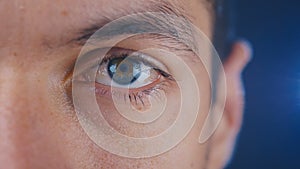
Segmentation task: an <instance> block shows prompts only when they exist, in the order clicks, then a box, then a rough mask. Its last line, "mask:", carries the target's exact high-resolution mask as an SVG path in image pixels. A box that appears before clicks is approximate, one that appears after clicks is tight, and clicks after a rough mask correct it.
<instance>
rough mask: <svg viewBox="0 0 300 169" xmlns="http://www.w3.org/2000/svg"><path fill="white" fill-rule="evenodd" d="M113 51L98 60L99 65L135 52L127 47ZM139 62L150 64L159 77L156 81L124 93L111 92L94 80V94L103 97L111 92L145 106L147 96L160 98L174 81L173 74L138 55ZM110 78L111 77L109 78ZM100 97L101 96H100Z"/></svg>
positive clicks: (108, 88) (125, 99)
mask: <svg viewBox="0 0 300 169" xmlns="http://www.w3.org/2000/svg"><path fill="white" fill-rule="evenodd" d="M112 51H113V52H111V53H108V54H107V55H106V56H105V57H104V58H103V59H102V61H101V62H100V64H99V67H100V65H101V64H105V63H108V62H109V61H110V60H112V59H116V58H126V57H127V56H128V55H129V54H130V53H133V52H136V51H133V50H129V49H123V48H113V50H112ZM137 59H139V61H140V62H142V63H143V64H146V65H148V66H150V67H151V68H152V69H153V70H155V71H156V72H157V73H158V75H159V77H158V79H157V80H156V81H154V82H152V83H151V84H148V85H146V86H143V87H140V88H136V89H129V92H128V93H124V92H122V91H121V90H120V91H118V92H117V93H111V91H110V89H111V88H110V86H106V85H103V84H100V83H97V82H95V84H96V85H95V87H96V96H102V97H103V96H104V97H108V98H109V97H111V95H112V94H113V95H114V96H117V97H118V99H121V98H122V99H124V101H125V102H126V101H129V102H130V103H135V104H138V103H140V104H141V105H142V106H147V105H145V103H146V102H147V100H146V99H147V97H152V98H153V97H156V98H158V99H159V98H160V96H159V93H160V92H161V91H163V92H165V91H166V90H169V89H170V88H172V85H173V84H174V83H173V82H174V81H175V80H174V78H173V76H172V75H171V74H169V73H167V72H166V71H164V70H162V69H160V68H158V67H157V66H156V65H154V64H153V63H150V62H149V61H147V60H145V59H144V58H141V57H138V58H137ZM111 80H112V79H111ZM102 97H101V98H102Z"/></svg>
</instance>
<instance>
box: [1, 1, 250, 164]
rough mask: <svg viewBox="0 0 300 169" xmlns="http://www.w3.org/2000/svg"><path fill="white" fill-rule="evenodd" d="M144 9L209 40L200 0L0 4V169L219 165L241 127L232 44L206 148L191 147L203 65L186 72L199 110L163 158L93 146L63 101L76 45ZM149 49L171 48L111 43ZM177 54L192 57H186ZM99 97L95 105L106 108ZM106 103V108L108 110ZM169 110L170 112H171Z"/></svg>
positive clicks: (206, 7)
mask: <svg viewBox="0 0 300 169" xmlns="http://www.w3.org/2000/svg"><path fill="white" fill-rule="evenodd" d="M172 8H174V9H172ZM171 9H172V10H171ZM144 11H164V12H173V13H176V14H182V15H183V16H185V17H186V18H188V19H189V20H190V21H191V22H192V23H193V24H194V25H195V26H196V27H198V28H199V29H200V30H201V31H202V32H204V33H205V35H206V36H208V37H209V38H211V37H212V32H213V26H212V25H213V24H212V23H213V17H212V6H211V4H210V3H209V2H207V1H204V0H203V1H200V0H185V1H183V0H182V1H179V0H176V1H170V2H165V1H163V0H160V1H154V0H122V1H117V0H91V1H79V0H75V1H74V0H64V1H61V0H52V1H50V0H26V1H25V0H12V1H8V0H7V1H1V2H0V22H1V27H2V29H1V31H0V151H1V153H0V168H6V169H21V168H22V169H38V168H44V169H47V168H49V169H52V168H57V169H64V168H66V169H77V168H78V169H83V168H84V169H98V168H99V169H100V168H101V169H102V168H103V169H120V168H121V169H135V168H136V169H137V168H142V169H149V168H155V169H160V168H161V169H177V168H178V169H183V168H186V169H189V168H191V169H192V168H195V169H200V168H201V169H202V168H208V169H218V168H222V167H223V166H224V165H225V164H226V162H227V161H228V159H229V158H230V157H231V151H232V149H233V146H234V142H235V137H236V135H237V134H238V132H239V129H240V125H241V121H242V111H243V90H242V85H241V81H240V73H241V72H242V70H243V68H244V66H245V65H246V64H247V62H248V60H249V56H250V55H251V52H250V49H249V47H248V46H247V44H246V43H244V42H237V43H236V44H235V45H234V46H233V48H232V53H231V54H230V56H229V57H228V58H229V59H228V61H227V62H226V63H225V64H224V68H225V71H226V76H227V79H228V80H227V84H228V85H227V86H228V89H227V91H228V92H227V93H228V96H227V102H226V108H225V113H224V115H223V118H222V121H221V123H220V125H219V127H218V130H217V131H216V133H215V134H214V136H213V137H212V138H211V139H210V140H209V141H208V142H207V143H205V144H199V143H198V142H197V140H198V136H199V133H200V130H201V127H202V125H203V123H204V120H205V117H206V115H207V109H208V107H209V99H210V97H209V94H210V92H209V81H208V78H207V75H206V72H205V70H204V68H203V67H202V68H201V67H191V70H193V73H194V74H195V75H197V76H199V77H203V78H202V79H201V84H202V85H201V86H199V90H200V92H201V93H203V95H204V96H203V97H202V98H201V100H202V102H201V103H200V104H201V106H200V107H201V108H200V110H199V111H200V112H202V113H200V115H199V116H198V118H197V120H196V125H195V126H194V127H193V128H192V130H191V132H190V133H189V134H188V135H187V137H186V138H185V139H184V140H183V141H182V142H180V144H178V145H177V146H176V147H174V148H173V149H172V150H170V151H168V152H166V153H164V154H161V155H159V156H155V157H151V158H144V159H130V158H125V157H120V156H117V155H114V154H111V153H109V152H107V151H105V150H103V149H101V148H100V147H99V146H97V145H96V144H95V143H94V142H93V141H92V140H91V139H90V138H89V137H88V136H87V134H86V133H85V132H84V131H83V129H82V127H81V126H80V124H79V122H78V119H77V117H76V115H75V112H74V108H73V107H72V104H71V103H72V101H70V98H69V97H70V96H69V95H70V92H69V90H71V89H70V83H68V82H70V80H71V78H72V76H70V75H69V74H71V73H70V72H72V68H73V66H74V62H75V61H76V59H77V56H78V55H79V53H80V50H81V48H82V45H83V44H84V42H85V41H86V40H87V39H88V37H89V36H90V35H91V34H93V32H95V31H96V30H97V29H99V26H101V25H103V24H105V23H107V22H109V21H111V20H114V19H117V18H119V17H122V16H125V15H128V14H132V13H136V12H144ZM160 43H163V45H161V44H160ZM149 46H165V47H166V48H168V47H169V46H171V44H170V43H168V42H166V43H165V42H162V41H160V40H159V39H156V40H151V39H150V38H147V37H139V38H134V37H133V38H132V39H128V40H127V41H123V42H121V43H119V44H118V47H122V48H129V49H134V50H142V49H143V48H145V47H149ZM175 48H176V47H175ZM184 55H187V56H188V57H192V54H191V53H185V54H184ZM156 57H157V59H159V56H156ZM164 62H167V61H164ZM168 94H169V95H170V96H169V97H170V98H176V97H177V96H176V95H175V94H176V93H175V92H174V93H172V92H170V93H168ZM172 94H173V95H175V96H172ZM98 99H99V102H100V103H101V102H104V103H103V104H105V102H107V100H101V99H103V98H101V97H100V98H98ZM171 102H172V100H171ZM174 102H175V100H174ZM105 105H107V107H106V109H110V107H111V106H108V105H109V104H105ZM110 111H113V110H110ZM168 111H170V112H172V111H173V110H172V107H169V109H168ZM108 116H109V115H108ZM110 120H111V122H112V123H113V124H115V127H116V128H118V124H119V123H120V121H121V120H119V117H117V116H114V115H111V119H110ZM159 129H160V126H158V127H157V126H155V127H154V128H151V130H153V131H150V134H151V133H152V132H153V133H155V132H157V131H156V130H159ZM125 132H127V133H126V134H128V135H131V134H132V135H135V134H137V135H139V134H140V133H139V132H140V131H137V130H136V129H135V128H134V127H133V126H128V127H127V128H126V130H125Z"/></svg>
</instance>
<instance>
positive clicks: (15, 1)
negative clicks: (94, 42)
mask: <svg viewBox="0 0 300 169" xmlns="http://www.w3.org/2000/svg"><path fill="white" fill-rule="evenodd" d="M203 1H204V0H203ZM161 9H163V10H165V11H170V10H171V11H176V12H178V13H183V14H184V15H186V16H188V17H189V18H190V19H191V20H193V21H192V22H194V23H195V24H196V26H198V27H199V28H200V29H202V30H203V31H204V32H209V30H210V28H211V26H210V25H209V20H210V18H209V17H208V16H209V15H208V13H209V12H208V10H207V7H206V5H205V3H203V2H202V1H201V0H170V1H169V0H160V1H157V0H122V1H120V0H89V1H82V0H12V1H8V0H7V1H1V2H0V22H1V27H2V28H1V31H0V39H1V40H0V48H1V47H4V46H18V49H23V48H25V49H28V48H29V46H35V47H36V46H37V45H39V46H40V45H41V44H44V45H45V44H46V45H48V46H52V45H55V44H56V45H60V43H62V42H65V41H68V40H69V39H72V38H75V37H74V36H76V33H78V32H80V30H82V29H86V28H88V27H89V26H92V25H93V24H98V23H99V21H103V20H104V21H105V20H113V19H117V18H119V17H121V16H124V15H127V14H131V13H136V12H144V11H146V12H148V11H157V10H161ZM25 46H26V47H25Z"/></svg>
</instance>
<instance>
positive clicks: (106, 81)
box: [79, 47, 174, 110]
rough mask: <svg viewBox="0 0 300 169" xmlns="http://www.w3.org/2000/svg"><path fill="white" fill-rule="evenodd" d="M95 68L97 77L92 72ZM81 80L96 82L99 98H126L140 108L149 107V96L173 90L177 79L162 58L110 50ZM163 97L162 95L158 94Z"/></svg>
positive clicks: (137, 52) (110, 99)
mask: <svg viewBox="0 0 300 169" xmlns="http://www.w3.org/2000/svg"><path fill="white" fill-rule="evenodd" d="M95 70H96V75H95V78H92V75H91V74H92V73H91V72H94V71H95ZM79 79H81V81H82V82H87V83H90V82H92V83H93V82H94V84H95V93H96V97H97V98H99V99H101V100H103V99H106V100H108V101H111V102H112V101H113V99H112V97H114V98H115V99H119V100H123V102H124V103H128V102H129V103H131V104H132V105H134V107H135V108H137V109H138V110H143V109H147V107H149V106H150V102H149V99H151V98H152V97H155V96H157V95H158V94H159V93H161V92H165V90H169V89H172V88H173V87H172V85H173V84H174V78H173V76H172V75H171V73H170V72H169V70H168V67H167V66H166V65H165V64H163V63H162V62H161V61H159V60H158V59H156V58H155V57H153V56H151V55H150V54H146V53H144V52H142V51H135V50H131V49H125V48H120V47H114V48H112V49H110V50H109V51H108V52H107V54H105V56H104V57H103V58H102V60H100V61H99V62H97V64H96V65H95V66H93V67H91V68H90V69H89V68H88V69H87V70H86V71H85V72H83V73H81V74H80V78H79ZM156 98H158V99H160V98H159V97H156Z"/></svg>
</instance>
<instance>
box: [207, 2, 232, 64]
mask: <svg viewBox="0 0 300 169" xmlns="http://www.w3.org/2000/svg"><path fill="white" fill-rule="evenodd" d="M208 1H210V2H211V3H212V4H213V8H214V9H213V10H214V37H213V43H214V46H215V48H216V50H217V51H218V53H219V55H220V58H221V59H224V58H225V57H226V56H227V55H228V54H229V52H230V49H231V46H232V42H233V40H234V39H235V18H234V16H235V15H234V12H235V3H234V0H208Z"/></svg>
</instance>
